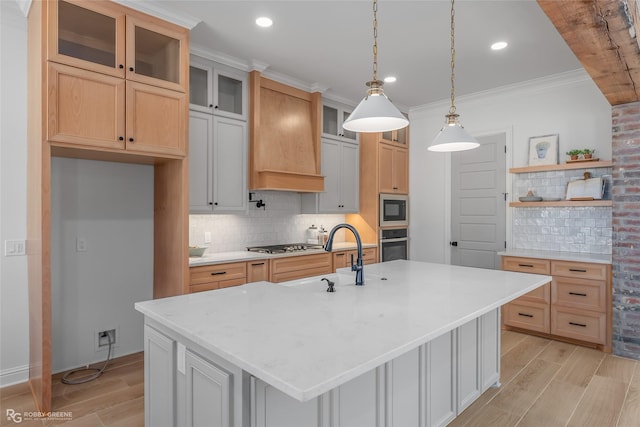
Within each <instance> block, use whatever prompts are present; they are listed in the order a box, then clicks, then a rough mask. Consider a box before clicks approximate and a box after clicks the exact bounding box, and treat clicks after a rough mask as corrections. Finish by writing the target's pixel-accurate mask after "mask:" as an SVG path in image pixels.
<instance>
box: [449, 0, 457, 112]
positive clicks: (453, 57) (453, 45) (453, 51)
mask: <svg viewBox="0 0 640 427" xmlns="http://www.w3.org/2000/svg"><path fill="white" fill-rule="evenodd" d="M454 2H455V0H451V108H449V114H455V113H456V105H455V83H454V81H455V71H454V70H455V66H456V40H455V27H456V26H455V16H456V11H455V9H454V7H453V4H454Z"/></svg>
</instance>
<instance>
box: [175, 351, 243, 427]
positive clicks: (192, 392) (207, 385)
mask: <svg viewBox="0 0 640 427" xmlns="http://www.w3.org/2000/svg"><path fill="white" fill-rule="evenodd" d="M185 368H186V369H185V372H186V395H185V401H184V409H185V413H186V418H187V420H186V421H187V422H186V425H187V426H188V427H200V426H208V427H230V426H231V424H230V417H229V413H230V408H231V396H230V391H231V388H230V375H229V374H228V373H227V372H225V371H223V370H221V369H219V368H217V367H216V366H214V365H213V364H211V363H210V362H207V361H206V360H204V359H202V358H200V357H199V356H197V355H196V354H193V353H192V352H190V351H188V350H187V351H186V355H185Z"/></svg>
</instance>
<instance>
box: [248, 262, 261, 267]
mask: <svg viewBox="0 0 640 427" xmlns="http://www.w3.org/2000/svg"><path fill="white" fill-rule="evenodd" d="M251 265H253V266H257V265H264V262H256V263H254V264H251Z"/></svg>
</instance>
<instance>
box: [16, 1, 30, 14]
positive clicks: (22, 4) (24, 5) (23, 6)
mask: <svg viewBox="0 0 640 427" xmlns="http://www.w3.org/2000/svg"><path fill="white" fill-rule="evenodd" d="M16 3H18V7H19V8H20V10H21V11H22V13H23V14H24V16H29V9H30V8H31V0H16Z"/></svg>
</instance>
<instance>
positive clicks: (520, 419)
mask: <svg viewBox="0 0 640 427" xmlns="http://www.w3.org/2000/svg"><path fill="white" fill-rule="evenodd" d="M501 356H502V358H501V359H502V368H501V369H502V377H501V382H502V385H501V387H499V388H490V389H489V390H487V391H486V392H485V393H483V394H482V396H480V398H479V399H478V400H477V401H476V402H474V403H473V404H472V405H471V406H470V407H469V408H467V410H466V411H464V412H463V413H462V414H460V416H459V417H458V418H456V419H455V420H454V421H453V422H452V423H451V424H449V425H450V426H451V427H462V426H464V427H475V426H478V427H488V426H490V427H502V426H504V427H511V426H518V427H554V426H559V427H561V426H571V427H573V426H576V427H577V426H579V427H589V426H593V427H605V426H612V427H640V361H636V360H631V359H625V358H620V357H616V356H612V355H610V354H605V353H602V352H600V351H598V350H592V349H588V348H584V347H579V346H575V345H572V344H566V343H561V342H557V341H551V340H547V339H544V338H539V337H533V336H529V335H524V334H519V333H517V332H512V331H503V332H502V355H501ZM143 395H144V374H143V356H142V353H137V354H134V355H130V356H125V357H121V358H118V359H115V360H113V361H111V362H110V365H109V367H108V368H107V370H106V371H105V373H104V374H103V375H102V377H100V378H98V379H97V380H95V381H93V382H90V383H87V384H83V385H75V386H73V385H65V384H62V383H61V382H60V375H56V376H54V379H53V405H54V409H55V410H56V411H70V412H71V413H72V417H71V418H72V419H70V420H47V421H43V420H34V421H23V422H21V423H19V424H18V423H14V422H13V421H11V420H10V419H8V418H7V417H6V410H7V409H13V410H14V411H16V412H20V413H22V412H25V411H34V410H35V406H34V404H33V399H32V398H31V393H30V391H29V389H28V386H27V385H26V384H19V385H16V386H11V387H6V388H3V389H0V398H1V405H0V406H1V412H2V413H1V415H2V417H0V426H2V427H4V426H11V425H20V426H27V427H36V426H37V427H42V426H64V427H85V426H87V427H88V426H90V427H125V426H126V427H138V426H139V427H142V426H144V396H143ZM300 427H305V426H300ZM363 427H369V426H363ZM394 427H413V426H394Z"/></svg>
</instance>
